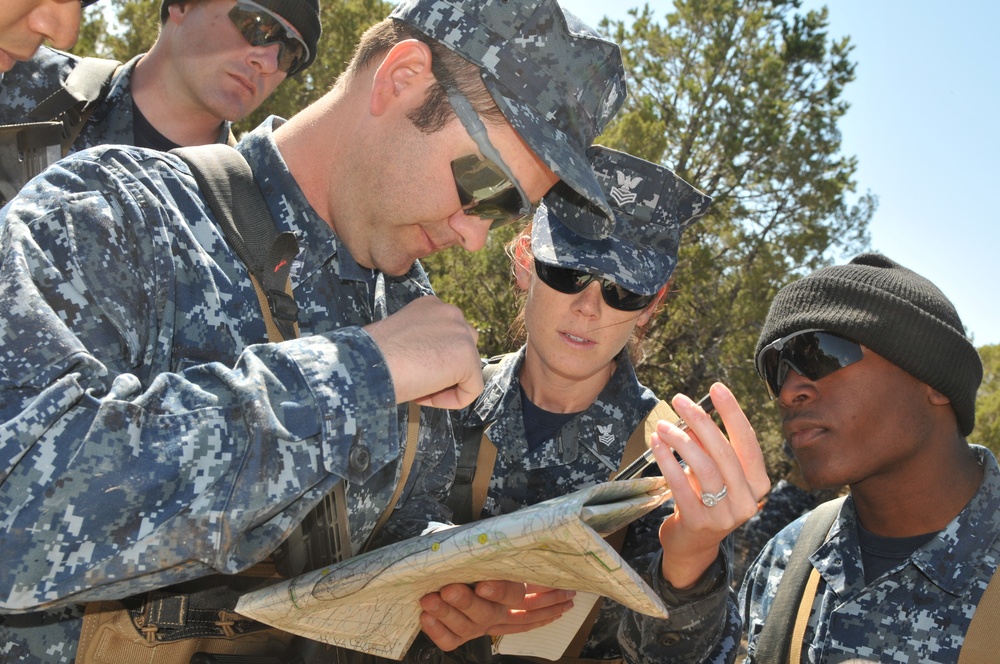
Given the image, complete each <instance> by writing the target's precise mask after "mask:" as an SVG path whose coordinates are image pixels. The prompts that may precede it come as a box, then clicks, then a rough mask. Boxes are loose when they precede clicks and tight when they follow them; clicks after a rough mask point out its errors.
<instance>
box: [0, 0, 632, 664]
mask: <svg viewBox="0 0 1000 664" xmlns="http://www.w3.org/2000/svg"><path fill="white" fill-rule="evenodd" d="M623 77H624V70H623V66H622V62H621V57H620V52H619V49H618V47H617V46H616V45H615V44H613V43H611V42H608V41H606V40H604V39H601V38H600V37H599V36H597V35H596V33H594V32H593V31H592V30H591V29H589V28H587V27H586V26H584V25H582V24H581V23H580V22H579V21H578V20H577V19H576V18H575V17H572V16H570V15H568V14H565V13H564V12H563V10H562V9H561V8H560V7H559V5H558V4H557V2H555V0H536V1H534V2H517V3H507V2H481V1H480V0H476V1H472V0H466V1H456V0H452V1H447V0H408V1H407V2H404V3H403V4H401V5H400V6H398V7H397V8H396V10H395V11H394V12H393V14H392V16H391V17H390V18H389V19H387V20H386V21H384V22H383V23H381V24H379V25H377V26H375V27H373V28H372V29H370V30H369V32H368V33H366V35H365V37H364V38H363V39H362V43H361V45H360V46H359V50H358V54H357V56H356V58H355V60H354V61H353V62H352V65H351V67H350V68H349V70H348V72H347V73H346V74H345V75H344V76H343V77H342V78H341V79H340V80H339V81H338V83H337V85H336V86H335V87H334V89H333V90H331V91H330V92H329V93H327V95H325V96H324V97H322V98H321V99H320V100H318V101H317V102H315V103H314V104H312V105H310V106H309V107H307V108H306V109H304V110H303V111H301V112H300V113H298V114H297V115H296V116H295V117H294V118H293V119H291V120H289V121H288V122H284V121H282V120H280V119H276V118H271V119H269V120H268V121H267V122H265V123H264V124H263V125H262V126H261V127H259V128H258V129H256V130H255V131H254V132H252V133H251V134H250V135H249V136H248V137H247V138H246V139H245V140H244V141H242V142H241V143H240V145H239V146H238V150H239V151H240V152H241V153H242V155H243V156H244V157H246V159H247V161H248V162H249V163H250V166H251V169H252V170H253V173H254V177H255V179H256V182H257V184H258V185H259V187H260V189H261V191H262V193H263V196H264V200H265V201H266V203H267V206H268V210H269V212H270V214H271V215H272V217H273V218H274V219H275V222H276V224H277V226H278V227H279V228H280V229H281V230H287V231H291V232H293V233H294V234H295V235H296V238H297V241H298V244H299V248H300V250H299V253H298V255H297V257H296V258H295V260H294V262H293V265H292V269H291V281H292V283H293V286H294V296H295V299H296V301H297V303H298V326H299V329H300V332H301V338H299V339H294V340H289V341H284V342H281V343H263V342H264V339H265V327H264V323H263V321H262V319H261V316H260V313H259V310H258V307H257V300H256V295H255V292H254V288H253V286H252V284H251V282H250V280H249V279H248V278H247V273H246V271H245V268H244V266H243V265H242V264H241V262H240V261H239V259H238V258H237V256H236V254H235V252H234V251H233V250H232V249H231V248H230V247H229V246H228V245H227V243H226V242H225V240H224V238H223V235H222V233H221V231H220V229H219V227H218V225H217V224H216V222H215V220H214V219H213V217H212V215H211V213H210V212H209V210H208V206H207V204H206V201H205V199H204V198H203V196H202V195H201V194H200V193H199V191H198V189H197V185H196V184H195V182H194V180H193V178H192V174H191V172H190V170H189V168H188V167H187V166H186V165H185V164H184V163H183V162H182V161H181V160H179V159H178V158H176V157H175V156H174V155H172V154H169V153H162V152H153V151H149V150H142V149H139V148H134V147H133V148H130V147H123V146H112V147H101V148H93V149H90V150H86V151H82V152H80V153H78V154H75V155H71V156H70V157H68V158H66V159H63V160H61V161H60V162H59V163H58V164H57V165H56V166H53V167H51V168H50V169H49V170H47V171H46V172H45V173H43V174H42V175H41V176H39V177H38V178H36V179H35V180H33V181H32V182H31V183H30V184H29V185H28V186H27V187H25V189H24V190H22V192H21V194H20V195H19V196H18V197H16V198H15V199H14V200H12V201H11V203H10V204H9V205H8V206H7V207H6V208H5V209H4V212H3V216H2V217H0V229H2V235H0V274H2V283H0V316H2V319H0V347H2V348H3V349H4V352H3V354H2V356H0V459H2V463H0V468H3V474H2V475H0V481H2V483H0V513H3V514H4V520H3V522H2V523H0V550H3V551H4V553H5V554H6V556H7V557H8V560H9V561H11V562H12V564H9V565H7V566H5V567H4V568H3V571H2V572H0V611H2V612H4V613H7V614H11V613H21V614H24V615H5V616H3V623H2V624H0V642H2V643H4V644H5V646H4V647H6V648H7V649H8V650H7V652H5V653H4V654H6V655H11V654H12V653H14V652H16V656H14V657H13V659H14V661H28V662H48V661H71V660H72V657H73V650H74V644H75V642H76V634H77V633H78V632H79V625H80V622H79V616H80V610H81V606H80V605H81V603H83V602H89V601H94V600H102V599H118V598H127V597H132V596H136V595H141V594H143V593H145V592H147V591H150V590H154V589H163V588H165V587H167V586H171V585H172V584H177V583H180V582H187V581H192V580H195V579H200V578H202V577H204V576H206V575H208V574H212V573H216V572H218V573H222V574H223V575H232V574H235V573H237V572H240V571H241V570H244V569H246V568H248V567H250V566H251V565H254V564H255V563H258V562H259V561H261V560H262V559H264V558H265V557H266V556H268V555H269V554H271V553H272V552H273V551H274V550H275V548H276V547H277V546H278V544H279V543H280V542H281V541H282V540H283V539H284V538H285V536H286V535H287V534H288V533H289V531H290V530H292V529H293V528H295V526H296V524H298V523H299V522H300V521H301V520H302V519H303V518H304V517H305V515H306V514H307V513H309V512H310V510H311V509H312V508H313V507H314V506H315V505H316V504H317V503H318V501H320V500H321V499H322V498H323V497H324V496H325V495H326V494H328V493H329V492H330V491H331V490H332V489H333V488H334V487H335V486H336V485H337V484H338V483H339V482H340V481H341V480H342V479H346V480H347V482H348V485H349V486H348V512H349V514H350V520H349V526H350V540H351V542H350V544H351V548H352V549H353V550H354V551H357V550H359V549H360V548H361V547H362V546H363V545H364V542H365V540H366V539H367V538H368V535H369V534H370V533H371V531H372V529H373V526H374V524H375V522H376V520H377V518H378V516H379V514H380V511H381V508H382V507H383V506H384V505H385V504H386V502H387V501H388V498H389V496H390V495H391V494H392V492H393V489H394V488H395V484H396V477H397V474H398V472H399V470H398V467H397V459H398V458H399V456H400V453H401V445H402V443H401V439H402V438H403V434H402V433H401V432H402V431H403V430H405V426H404V425H401V422H400V416H399V415H400V413H399V408H398V404H404V403H406V402H409V401H413V400H418V399H419V400H421V401H422V402H423V403H426V404H429V405H435V406H440V407H445V408H456V407H461V406H464V405H467V404H468V403H469V402H470V401H471V400H472V399H473V398H474V397H475V396H476V395H477V394H478V393H479V392H480V391H481V389H482V376H481V372H480V366H479V356H478V352H477V350H476V346H475V341H476V334H475V331H474V330H473V329H472V328H471V327H470V326H469V325H468V324H467V323H466V322H465V320H464V318H463V317H462V315H461V313H460V312H459V311H458V310H457V309H455V308H454V307H451V306H449V305H446V304H444V303H442V302H441V301H440V300H438V299H437V298H435V297H433V296H432V295H429V293H430V287H429V283H428V281H427V278H426V275H425V274H424V273H423V270H422V268H421V267H420V265H419V263H418V262H416V261H417V259H419V258H420V257H422V256H424V255H427V254H429V253H432V252H434V251H439V250H441V249H444V248H446V247H449V246H453V245H456V244H459V245H461V246H463V248H465V249H467V250H475V249H479V248H481V247H482V246H483V244H484V243H485V240H486V234H487V232H488V229H489V227H490V225H491V224H492V223H497V222H502V221H507V220H513V219H516V218H517V217H518V216H521V215H524V214H527V213H529V212H530V210H531V208H532V206H533V204H534V203H537V201H539V200H540V199H541V197H542V196H543V195H544V193H545V192H546V191H547V190H548V189H549V188H550V187H551V186H552V185H553V184H554V183H555V182H556V181H558V180H559V179H562V180H563V181H564V182H566V183H567V185H568V186H570V187H572V188H573V189H574V190H575V191H577V192H578V193H579V194H580V195H581V196H584V197H586V198H587V199H588V200H590V201H591V202H592V203H593V205H594V206H595V207H596V208H597V209H602V210H604V211H605V213H604V214H603V215H599V216H600V218H601V219H600V221H599V222H597V223H594V224H590V225H587V224H581V225H580V226H579V227H578V228H579V230H580V231H581V232H588V233H591V234H593V235H597V236H599V235H601V234H602V233H607V232H608V230H609V229H610V228H611V227H612V225H613V217H612V216H611V213H610V208H609V206H608V204H607V201H606V200H605V199H604V196H603V193H602V192H601V189H600V186H599V185H598V183H597V181H596V178H595V177H594V175H593V173H592V171H591V170H590V169H589V166H588V164H587V160H586V156H585V149H586V147H587V146H588V145H589V144H590V143H591V142H592V140H593V139H594V137H595V135H596V134H597V133H599V131H600V130H601V129H603V127H604V125H605V124H606V123H607V121H608V120H609V119H610V117H611V116H612V115H613V113H614V112H615V111H616V110H617V109H618V108H619V106H620V104H621V102H622V100H623V98H624V82H623ZM462 100H464V101H465V104H464V105H463V103H462ZM467 106H471V107H472V110H469V108H467ZM458 107H461V108H463V109H464V110H463V116H462V119H461V121H459V119H457V118H456V117H455V111H453V109H455V108H458ZM477 121H478V124H477ZM483 152H489V153H490V154H491V155H492V156H489V157H488V158H487V159H483V157H481V156H480V154H481V153H483ZM470 159H471V162H473V163H472V165H470V163H469V160H470ZM499 162H503V163H502V164H501V163H499ZM476 167H480V168H488V169H490V170H491V171H495V172H500V171H503V172H504V173H505V175H503V176H502V178H503V182H497V183H496V184H497V187H498V190H499V191H500V192H501V193H503V194H507V196H506V197H505V198H504V199H503V200H497V201H494V200H492V199H489V200H487V199H483V200H478V199H476V198H475V197H473V199H472V200H468V201H463V200H462V195H463V193H464V194H468V193H470V192H469V191H468V190H467V189H460V188H459V182H460V180H461V182H463V183H466V182H467V179H466V175H467V174H468V171H469V169H471V168H476ZM472 193H473V194H476V195H477V196H478V195H479V193H480V192H478V191H472ZM404 424H405V423H404ZM437 461H438V459H429V460H428V463H431V464H433V463H436V462H437ZM522 592H523V591H522ZM483 608H484V607H482V606H480V605H478V604H477V605H476V606H474V607H471V609H470V610H472V611H473V612H475V611H477V610H482V609H483ZM486 608H490V607H486ZM529 613H530V612H529ZM529 622H530V620H529ZM145 629H147V630H148V631H149V632H150V633H151V634H152V635H153V636H152V638H159V637H158V636H156V633H155V632H153V630H151V629H150V628H149V625H148V624H147V625H146V626H145ZM53 653H56V654H53Z"/></svg>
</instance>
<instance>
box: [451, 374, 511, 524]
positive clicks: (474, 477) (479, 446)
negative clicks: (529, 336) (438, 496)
mask: <svg viewBox="0 0 1000 664" xmlns="http://www.w3.org/2000/svg"><path fill="white" fill-rule="evenodd" d="M505 357H507V356H506V355H496V356H494V357H491V358H490V359H489V360H488V361H487V364H485V365H484V366H483V384H484V385H485V384H486V383H489V382H490V379H491V378H492V377H493V374H495V373H496V372H497V369H499V368H500V362H501V361H502V360H503V358H505ZM485 428H486V427H484V426H480V427H472V428H464V429H462V439H461V440H460V441H459V448H458V461H457V462H456V468H455V481H454V482H453V483H452V486H451V491H449V492H448V506H449V507H451V513H452V520H453V521H454V522H455V523H471V522H473V521H476V520H477V519H478V518H479V514H480V512H482V509H483V504H484V503H485V502H486V489H487V488H488V487H489V484H490V477H491V476H492V475H493V465H494V464H495V463H496V459H497V449H496V447H494V446H493V443H491V442H490V440H489V439H488V438H486V435H485V433H484V430H485ZM484 443H485V445H484ZM480 468H481V469H483V472H478V473H477V469H480ZM487 470H488V472H487ZM476 505H478V506H479V508H478V509H476V507H475V506H476Z"/></svg>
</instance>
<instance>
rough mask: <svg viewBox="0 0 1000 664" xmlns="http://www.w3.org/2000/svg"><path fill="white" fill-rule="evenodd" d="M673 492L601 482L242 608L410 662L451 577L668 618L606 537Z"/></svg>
mask: <svg viewBox="0 0 1000 664" xmlns="http://www.w3.org/2000/svg"><path fill="white" fill-rule="evenodd" d="M669 497H670V491H669V489H668V488H667V487H666V484H665V482H664V480H663V478H662V477H655V478H639V479H635V480H627V481H622V482H607V483H603V484H596V485H593V486H590V487H587V488H584V489H581V490H579V491H576V492H575V493H571V494H568V495H566V496H561V497H559V498H554V499H552V500H548V501H545V502H543V503H539V504H537V505H533V506H531V507H526V508H524V509H522V510H518V511H517V512H513V513H511V514H505V515H503V516H498V517H494V518H491V519H483V520H482V521H477V522H475V523H470V524H466V525H464V526H457V527H454V528H449V529H445V530H441V531H437V532H434V533H431V534H428V535H422V536H420V537H415V538H412V539H408V540H406V541H403V542H398V543H396V544H392V545H389V546H386V547H382V548H380V549H376V550H374V551H370V552H368V553H365V554H363V555H360V556H357V557H354V558H350V559H348V560H345V561H343V562H341V563H338V564H336V565H332V566H329V567H324V568H321V569H318V570H315V571H313V572H309V573H307V574H303V575H301V576H298V577H295V578H294V579H289V580H288V581H284V582H282V583H278V584H276V585H273V586H270V587H268V588H264V589H262V590H258V591H256V592H253V593H249V594H247V595H244V596H243V597H241V598H240V600H239V603H238V604H237V606H236V611H237V612H238V613H240V614H242V615H244V616H247V617H249V618H253V619H255V620H259V621H260V622H263V623H266V624H268V625H272V626H274V627H277V628H279V629H282V630H285V631H288V632H292V633H294V634H299V635H301V636H305V637H307V638H310V639H315V640H317V641H322V642H324V643H329V644H333V645H338V646H342V647H345V648H351V649H354V650H360V651H363V652H366V653H369V654H373V655H379V656H381V657H387V658H390V659H401V658H402V657H403V655H404V654H405V653H406V651H407V650H408V649H409V647H410V645H411V644H412V643H413V639H414V638H416V636H417V634H418V633H419V631H420V622H419V616H420V606H419V604H418V603H417V602H418V600H419V599H420V598H421V597H423V596H424V595H426V594H427V593H430V592H434V591H437V590H438V589H440V588H441V587H442V586H444V585H447V584H449V583H475V582H477V581H485V580H490V579H501V580H507V581H523V582H525V583H534V584H539V585H543V586H548V587H551V588H563V589H569V590H577V591H582V592H589V593H594V594H596V595H603V596H606V597H610V598H612V599H614V600H615V601H617V602H619V603H621V604H623V605H625V606H627V607H629V608H631V609H634V610H636V611H639V612H642V613H645V614H647V615H651V616H658V617H661V618H666V617H667V608H666V606H664V604H663V602H662V601H661V600H660V598H659V597H658V596H657V595H656V593H654V592H653V590H652V589H651V588H649V586H648V585H646V583H645V582H644V581H643V580H642V579H641V578H640V577H639V575H638V574H636V572H635V571H634V570H633V569H632V568H631V567H629V566H628V564H627V563H625V561H624V560H622V558H621V556H620V555H619V554H618V552H616V551H615V550H614V548H612V547H611V546H610V545H609V544H608V543H607V542H605V541H604V539H602V536H604V535H609V534H611V533H613V532H614V531H616V530H618V529H619V528H622V527H624V526H626V525H628V524H629V523H631V522H632V521H634V520H635V519H637V518H639V517H640V516H642V515H644V514H646V513H648V512H650V511H652V510H653V509H655V508H656V507H658V506H659V505H661V504H662V503H663V502H664V501H666V500H667V499H668V498H669ZM557 622H558V621H557Z"/></svg>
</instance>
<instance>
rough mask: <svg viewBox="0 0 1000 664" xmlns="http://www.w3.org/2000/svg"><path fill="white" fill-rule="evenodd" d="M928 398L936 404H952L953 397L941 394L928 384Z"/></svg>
mask: <svg viewBox="0 0 1000 664" xmlns="http://www.w3.org/2000/svg"><path fill="white" fill-rule="evenodd" d="M927 389H928V392H927V399H928V400H929V401H930V402H931V404H933V405H935V406H950V405H951V399H949V398H948V397H946V396H945V395H943V394H941V393H940V392H938V391H937V390H935V389H934V388H933V387H931V386H929V385H928V386H927Z"/></svg>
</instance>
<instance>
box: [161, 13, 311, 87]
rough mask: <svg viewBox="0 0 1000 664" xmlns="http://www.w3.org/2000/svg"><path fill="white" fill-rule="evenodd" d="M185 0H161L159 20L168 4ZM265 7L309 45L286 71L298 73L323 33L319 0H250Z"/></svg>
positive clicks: (303, 67) (306, 63)
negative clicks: (306, 52) (297, 62)
mask: <svg viewBox="0 0 1000 664" xmlns="http://www.w3.org/2000/svg"><path fill="white" fill-rule="evenodd" d="M184 1H185V0H163V4H161V5H160V21H166V20H167V10H168V8H169V7H170V5H176V4H178V3H180V2H184ZM252 1H253V2H254V4H258V5H260V6H261V7H264V8H265V9H270V10H271V11H272V12H274V13H275V14H277V15H278V16H280V17H281V18H283V19H285V20H286V21H288V22H289V23H291V24H292V26H293V27H294V28H295V29H296V30H298V31H299V34H301V35H302V40H303V41H304V42H305V43H306V46H308V47H309V57H308V58H306V59H305V60H304V61H303V62H302V64H300V65H299V66H298V67H296V68H295V70H294V71H290V72H288V75H289V76H293V75H295V74H298V73H299V72H300V71H302V70H303V69H305V68H306V67H308V66H309V65H311V64H312V61H313V60H315V59H316V45H317V44H318V43H319V38H320V35H321V34H323V26H322V25H320V22H319V0H252Z"/></svg>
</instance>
